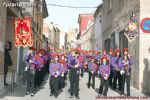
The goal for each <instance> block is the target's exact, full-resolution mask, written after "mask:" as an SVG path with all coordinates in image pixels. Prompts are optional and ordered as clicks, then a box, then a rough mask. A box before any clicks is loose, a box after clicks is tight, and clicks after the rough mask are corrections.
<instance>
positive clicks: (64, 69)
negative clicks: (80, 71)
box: [59, 54, 68, 89]
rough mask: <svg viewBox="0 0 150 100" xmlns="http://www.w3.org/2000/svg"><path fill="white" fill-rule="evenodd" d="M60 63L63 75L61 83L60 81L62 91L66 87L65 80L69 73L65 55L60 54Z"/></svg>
mask: <svg viewBox="0 0 150 100" xmlns="http://www.w3.org/2000/svg"><path fill="white" fill-rule="evenodd" d="M59 63H60V64H61V75H60V80H59V81H60V89H62V88H64V86H65V79H66V74H67V71H68V68H67V62H66V58H65V54H60V60H59Z"/></svg>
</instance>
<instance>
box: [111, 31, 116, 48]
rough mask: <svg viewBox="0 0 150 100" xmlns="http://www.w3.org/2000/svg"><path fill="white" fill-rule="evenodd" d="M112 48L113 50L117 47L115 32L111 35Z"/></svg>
mask: <svg viewBox="0 0 150 100" xmlns="http://www.w3.org/2000/svg"><path fill="white" fill-rule="evenodd" d="M110 48H112V49H113V50H115V49H116V45H115V32H114V33H112V34H111V36H110Z"/></svg>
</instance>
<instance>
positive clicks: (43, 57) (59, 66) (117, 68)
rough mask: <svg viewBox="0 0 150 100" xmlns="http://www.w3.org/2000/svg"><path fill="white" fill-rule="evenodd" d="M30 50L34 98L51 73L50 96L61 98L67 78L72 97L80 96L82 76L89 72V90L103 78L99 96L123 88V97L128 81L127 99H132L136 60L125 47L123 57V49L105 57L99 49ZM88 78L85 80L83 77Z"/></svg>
mask: <svg viewBox="0 0 150 100" xmlns="http://www.w3.org/2000/svg"><path fill="white" fill-rule="evenodd" d="M35 51H36V49H35V48H32V47H31V48H30V49H29V51H28V54H27V55H26V56H25V62H26V64H27V67H26V68H25V70H26V71H27V92H26V94H31V96H34V91H35V89H36V88H37V87H39V86H40V85H41V84H42V82H43V80H44V76H45V75H46V74H47V73H48V74H49V76H50V78H49V85H50V96H54V97H56V98H57V96H58V95H59V92H60V91H61V89H63V88H64V87H65V86H66V85H68V84H66V82H65V81H66V79H67V77H68V78H69V81H70V88H69V93H70V98H73V97H74V96H75V97H76V98H77V99H80V97H79V77H80V76H81V77H83V76H84V73H88V80H87V88H90V86H91V79H92V88H93V89H95V77H99V78H100V87H99V91H98V95H99V96H101V95H103V96H107V92H108V88H109V87H110V88H112V89H113V90H116V89H117V87H118V88H119V91H120V95H124V88H125V85H124V84H125V82H126V84H127V96H130V77H131V66H132V65H133V64H134V60H133V57H132V56H131V55H130V54H129V53H128V48H124V50H123V55H122V56H121V51H120V50H119V49H117V50H115V51H114V50H113V49H110V50H109V51H106V50H103V52H102V54H101V53H100V52H99V51H96V50H81V49H77V48H76V49H71V50H70V51H69V52H60V51H56V52H55V51H51V50H45V49H40V50H39V51H38V52H35ZM83 78H84V77H83Z"/></svg>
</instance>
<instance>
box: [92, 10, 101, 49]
mask: <svg viewBox="0 0 150 100" xmlns="http://www.w3.org/2000/svg"><path fill="white" fill-rule="evenodd" d="M100 20H102V19H101V12H98V14H97V15H96V16H95V21H94V49H95V50H101V48H102V36H101V22H100Z"/></svg>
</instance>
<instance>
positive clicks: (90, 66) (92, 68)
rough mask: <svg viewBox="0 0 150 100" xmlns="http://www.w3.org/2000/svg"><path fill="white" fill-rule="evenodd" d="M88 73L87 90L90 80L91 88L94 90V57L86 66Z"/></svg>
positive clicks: (95, 66)
mask: <svg viewBox="0 0 150 100" xmlns="http://www.w3.org/2000/svg"><path fill="white" fill-rule="evenodd" d="M88 71H89V79H88V88H90V85H91V78H92V88H93V89H95V74H96V71H97V63H96V60H95V59H94V57H91V62H90V63H89V65H88Z"/></svg>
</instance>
